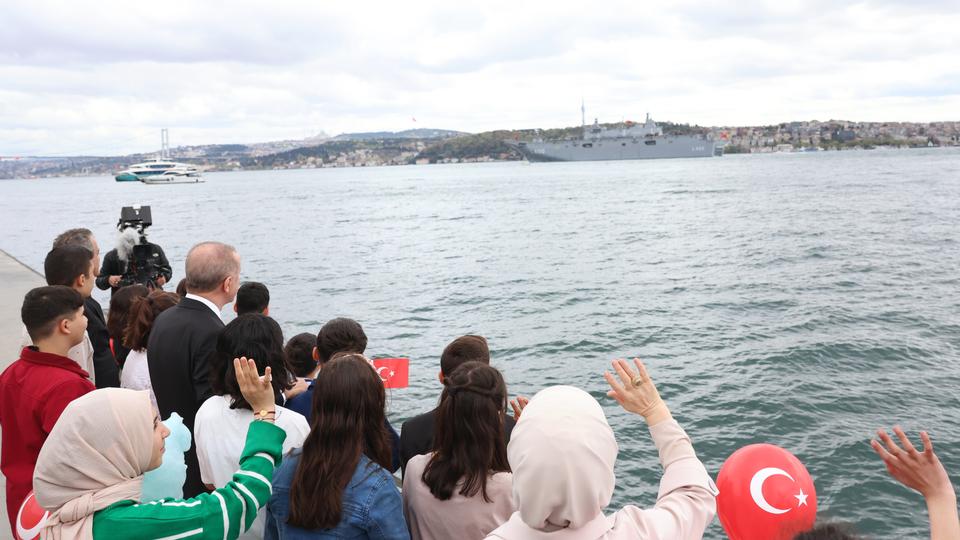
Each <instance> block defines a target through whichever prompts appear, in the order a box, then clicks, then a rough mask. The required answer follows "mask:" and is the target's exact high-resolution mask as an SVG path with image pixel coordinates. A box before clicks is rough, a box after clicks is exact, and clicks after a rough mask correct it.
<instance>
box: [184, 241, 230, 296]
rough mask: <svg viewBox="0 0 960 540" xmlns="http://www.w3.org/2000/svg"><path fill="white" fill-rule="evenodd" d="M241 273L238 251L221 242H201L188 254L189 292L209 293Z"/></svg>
mask: <svg viewBox="0 0 960 540" xmlns="http://www.w3.org/2000/svg"><path fill="white" fill-rule="evenodd" d="M239 272H240V262H239V261H238V256H237V250H236V249H234V247H233V246H230V245H227V244H223V243H221V242H201V243H199V244H197V245H195V246H193V247H192V248H190V251H189V252H188V253H187V264H186V274H187V292H201V293H202V292H209V291H212V290H214V289H216V288H217V287H219V286H220V284H221V283H223V280H225V279H227V278H228V277H230V276H232V275H234V274H237V273H239Z"/></svg>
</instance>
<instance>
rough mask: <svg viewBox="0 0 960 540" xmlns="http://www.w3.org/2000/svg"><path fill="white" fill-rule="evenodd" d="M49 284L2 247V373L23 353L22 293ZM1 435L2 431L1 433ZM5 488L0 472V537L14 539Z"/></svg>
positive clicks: (8, 539)
mask: <svg viewBox="0 0 960 540" xmlns="http://www.w3.org/2000/svg"><path fill="white" fill-rule="evenodd" d="M42 285H46V281H44V279H43V276H41V275H40V274H38V273H37V272H36V271H34V270H33V269H32V268H30V267H28V266H26V265H24V264H23V263H21V262H20V261H18V260H16V259H14V258H13V257H11V256H10V255H9V254H8V253H7V252H5V251H3V250H0V372H2V371H3V370H4V369H7V366H9V365H10V364H11V363H12V362H14V361H15V360H16V359H17V358H18V357H19V356H20V349H19V345H20V333H21V332H22V328H23V323H22V322H21V321H20V306H21V305H22V304H23V296H24V295H25V294H27V291H29V290H30V289H32V288H34V287H40V286H42ZM0 437H3V434H2V433H0ZM6 492H7V491H6V487H5V485H4V481H3V475H0V513H2V515H3V521H2V522H0V540H12V538H13V536H12V534H11V532H10V528H9V526H8V521H7V501H6Z"/></svg>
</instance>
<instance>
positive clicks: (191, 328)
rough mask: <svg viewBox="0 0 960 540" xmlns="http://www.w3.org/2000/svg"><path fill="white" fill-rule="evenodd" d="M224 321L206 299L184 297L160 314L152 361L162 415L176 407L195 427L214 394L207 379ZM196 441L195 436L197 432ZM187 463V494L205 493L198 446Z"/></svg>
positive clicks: (149, 347) (152, 342)
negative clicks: (208, 400)
mask: <svg viewBox="0 0 960 540" xmlns="http://www.w3.org/2000/svg"><path fill="white" fill-rule="evenodd" d="M222 328H223V321H221V320H220V317H219V316H217V315H215V314H214V313H213V311H212V310H211V309H210V308H209V307H207V306H206V305H204V304H203V303H202V302H199V301H197V300H194V299H192V298H184V299H183V300H181V301H180V303H179V304H177V305H176V306H173V307H172V308H170V309H168V310H166V311H164V312H163V313H161V314H160V315H159V316H158V317H157V320H156V321H154V322H153V328H151V329H150V339H149V340H148V341H147V366H148V368H149V370H150V382H151V384H152V385H153V392H154V394H156V396H157V407H158V408H159V409H160V416H161V418H168V417H169V416H170V413H173V412H176V413H178V414H179V415H180V416H182V417H183V423H184V424H185V425H186V426H187V427H188V428H190V431H191V433H192V432H193V421H194V419H195V418H196V416H197V409H199V408H200V405H202V404H203V402H204V400H206V399H207V398H208V397H210V396H211V395H213V392H212V391H211V390H210V383H209V381H208V380H207V371H208V363H207V357H208V356H210V353H212V352H213V350H214V349H215V348H216V345H217V335H218V334H219V333H220V330H221V329H222ZM194 440H196V437H194ZM184 458H185V460H186V463H187V482H186V483H185V484H184V486H183V494H184V497H185V498H190V497H195V496H197V495H199V494H200V493H206V488H204V486H203V482H202V481H201V480H200V465H199V463H198V462H197V450H196V445H194V444H191V445H190V449H189V450H188V451H187V452H186V454H184Z"/></svg>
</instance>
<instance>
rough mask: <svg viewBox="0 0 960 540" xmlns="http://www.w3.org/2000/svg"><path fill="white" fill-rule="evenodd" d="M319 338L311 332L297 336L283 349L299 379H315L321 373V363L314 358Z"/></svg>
mask: <svg viewBox="0 0 960 540" xmlns="http://www.w3.org/2000/svg"><path fill="white" fill-rule="evenodd" d="M316 344H317V337H316V336H314V335H313V334H311V333H310V332H304V333H302V334H297V335H295V336H293V337H292V338H290V341H288V342H287V345H286V346H285V347H284V348H283V354H284V355H285V356H286V357H287V363H288V364H290V369H292V370H293V374H294V375H296V376H297V377H305V378H307V379H314V378H316V376H317V371H319V369H320V368H319V365H318V364H319V362H317V360H315V359H314V358H313V349H314V347H316Z"/></svg>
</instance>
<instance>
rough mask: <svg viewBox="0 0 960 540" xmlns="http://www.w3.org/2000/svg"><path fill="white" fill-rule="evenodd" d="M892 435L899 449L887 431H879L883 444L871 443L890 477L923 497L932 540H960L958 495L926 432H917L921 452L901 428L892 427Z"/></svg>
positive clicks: (875, 441)
mask: <svg viewBox="0 0 960 540" xmlns="http://www.w3.org/2000/svg"><path fill="white" fill-rule="evenodd" d="M893 432H894V433H895V434H896V436H897V438H898V439H900V445H898V444H897V443H896V442H895V441H894V440H893V438H891V437H890V435H887V432H886V431H884V430H882V429H879V430H877V437H879V438H880V441H883V444H881V443H880V442H879V441H877V440H872V441H870V446H872V447H873V450H874V451H875V452H876V453H877V454H878V455H879V456H880V459H882V460H883V464H884V465H886V466H887V471H888V472H889V473H890V476H892V477H894V478H895V479H896V480H897V481H898V482H900V483H901V484H903V485H905V486H907V487H908V488H911V489H915V490H917V491H919V492H920V494H921V495H923V498H924V499H925V500H926V502H927V513H928V514H929V515H930V538H931V540H956V539H957V538H960V517H958V516H957V495H956V493H955V492H954V490H953V484H952V483H951V482H950V477H949V476H948V475H947V470H946V469H944V467H943V464H942V463H940V458H938V457H937V455H936V454H934V453H933V443H932V442H931V441H930V435H928V434H927V432H926V431H921V432H920V440H922V441H923V452H920V451H918V450H917V449H916V448H915V447H914V446H913V443H911V442H910V439H908V438H907V435H906V434H905V433H904V432H903V430H902V429H900V426H894V427H893ZM901 445H902V447H901Z"/></svg>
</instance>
